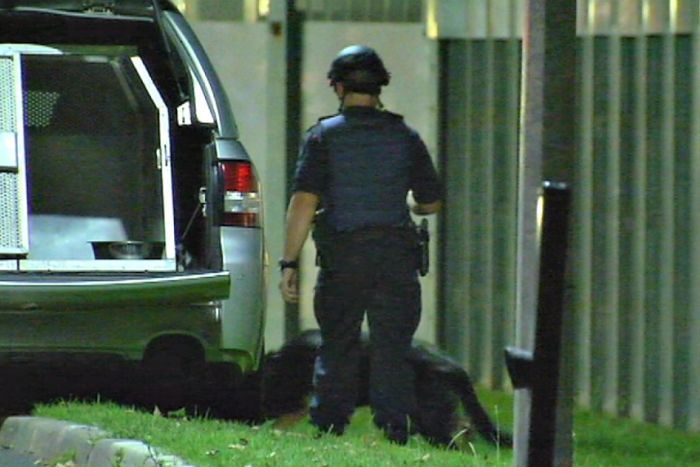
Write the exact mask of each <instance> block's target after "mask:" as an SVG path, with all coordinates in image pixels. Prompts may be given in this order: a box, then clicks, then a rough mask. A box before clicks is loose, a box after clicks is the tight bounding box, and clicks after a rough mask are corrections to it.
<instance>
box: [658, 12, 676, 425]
mask: <svg viewBox="0 0 700 467" xmlns="http://www.w3.org/2000/svg"><path fill="white" fill-rule="evenodd" d="M670 7H671V2H669V4H668V5H667V10H666V12H665V13H666V15H667V18H665V19H666V21H665V23H666V28H665V31H664V34H663V39H662V41H663V42H662V50H663V62H662V64H663V78H662V88H661V91H662V96H661V99H662V108H661V119H662V127H661V131H662V134H661V154H659V156H660V159H661V173H660V176H661V214H662V219H659V220H660V224H661V226H662V231H661V236H662V237H661V267H660V271H659V279H660V280H659V286H660V289H661V291H660V294H659V302H660V304H661V307H660V309H659V315H660V316H659V348H658V352H659V360H660V361H659V380H660V381H662V382H663V384H660V385H659V420H660V421H661V423H663V424H664V425H669V426H670V425H671V424H672V423H673V357H674V354H673V351H674V348H675V344H674V332H673V321H674V315H675V313H676V310H675V306H674V293H673V287H674V285H673V277H674V261H673V259H674V239H673V236H674V230H675V229H674V210H675V207H674V187H675V170H674V155H675V150H674V140H675V134H674V119H673V116H674V113H675V103H674V95H675V92H674V86H675V80H674V76H675V73H674V70H675V48H674V42H675V37H674V29H675V28H673V27H672V21H673V18H672V17H671V11H670Z"/></svg>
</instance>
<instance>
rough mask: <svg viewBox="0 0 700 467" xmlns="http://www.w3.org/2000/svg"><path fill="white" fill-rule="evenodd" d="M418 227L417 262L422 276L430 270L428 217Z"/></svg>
mask: <svg viewBox="0 0 700 467" xmlns="http://www.w3.org/2000/svg"><path fill="white" fill-rule="evenodd" d="M415 229H416V241H417V244H416V263H417V268H416V269H418V273H419V274H420V275H421V276H425V275H426V274H428V271H429V270H430V232H428V219H423V220H422V221H421V223H420V224H417V225H416V226H415Z"/></svg>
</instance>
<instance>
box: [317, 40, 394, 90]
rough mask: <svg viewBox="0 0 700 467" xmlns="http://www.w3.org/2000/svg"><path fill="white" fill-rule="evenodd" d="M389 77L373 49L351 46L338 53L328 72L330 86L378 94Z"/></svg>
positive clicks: (387, 82)
mask: <svg viewBox="0 0 700 467" xmlns="http://www.w3.org/2000/svg"><path fill="white" fill-rule="evenodd" d="M390 77H391V75H390V74H389V72H388V71H387V70H386V68H384V62H382V59H381V58H379V55H378V54H377V52H375V51H374V49H372V48H370V47H367V46H364V45H351V46H349V47H345V48H344V49H343V50H341V51H340V53H339V54H338V56H337V57H335V60H333V63H331V69H330V70H329V71H328V79H329V80H330V84H331V86H333V85H335V83H338V82H340V83H343V85H344V86H345V88H346V89H347V90H348V91H354V92H361V93H366V94H379V93H380V91H381V89H380V88H381V86H386V85H387V84H389V79H390Z"/></svg>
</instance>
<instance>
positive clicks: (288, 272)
mask: <svg viewBox="0 0 700 467" xmlns="http://www.w3.org/2000/svg"><path fill="white" fill-rule="evenodd" d="M280 291H281V292H282V298H283V299H284V301H285V302H287V303H297V302H298V301H299V274H298V271H297V270H296V269H293V268H285V269H283V270H282V280H281V281H280Z"/></svg>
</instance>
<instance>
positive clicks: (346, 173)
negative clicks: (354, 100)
mask: <svg viewBox="0 0 700 467" xmlns="http://www.w3.org/2000/svg"><path fill="white" fill-rule="evenodd" d="M318 125H320V128H319V130H320V132H321V139H322V141H323V146H324V148H325V149H326V151H327V163H328V176H329V179H328V183H327V185H326V191H325V193H323V194H322V197H321V200H322V206H321V207H322V208H323V210H324V215H323V218H322V222H325V223H326V226H327V227H329V228H331V229H333V230H335V231H340V232H345V231H354V230H360V229H363V228H366V227H383V226H404V225H408V224H409V223H410V220H411V218H410V215H409V212H408V207H407V205H406V194H407V192H408V189H409V186H410V180H411V170H412V169H413V164H414V160H415V159H414V151H415V145H416V137H417V136H416V135H415V133H414V132H413V130H411V129H410V128H409V127H408V126H406V125H405V124H404V122H403V118H402V117H401V116H399V115H396V114H393V113H390V112H386V111H381V110H377V109H374V108H368V107H367V108H365V107H350V108H348V109H346V110H345V111H344V112H343V113H342V114H339V115H335V116H333V117H329V118H325V119H322V120H320V121H319V123H318Z"/></svg>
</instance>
